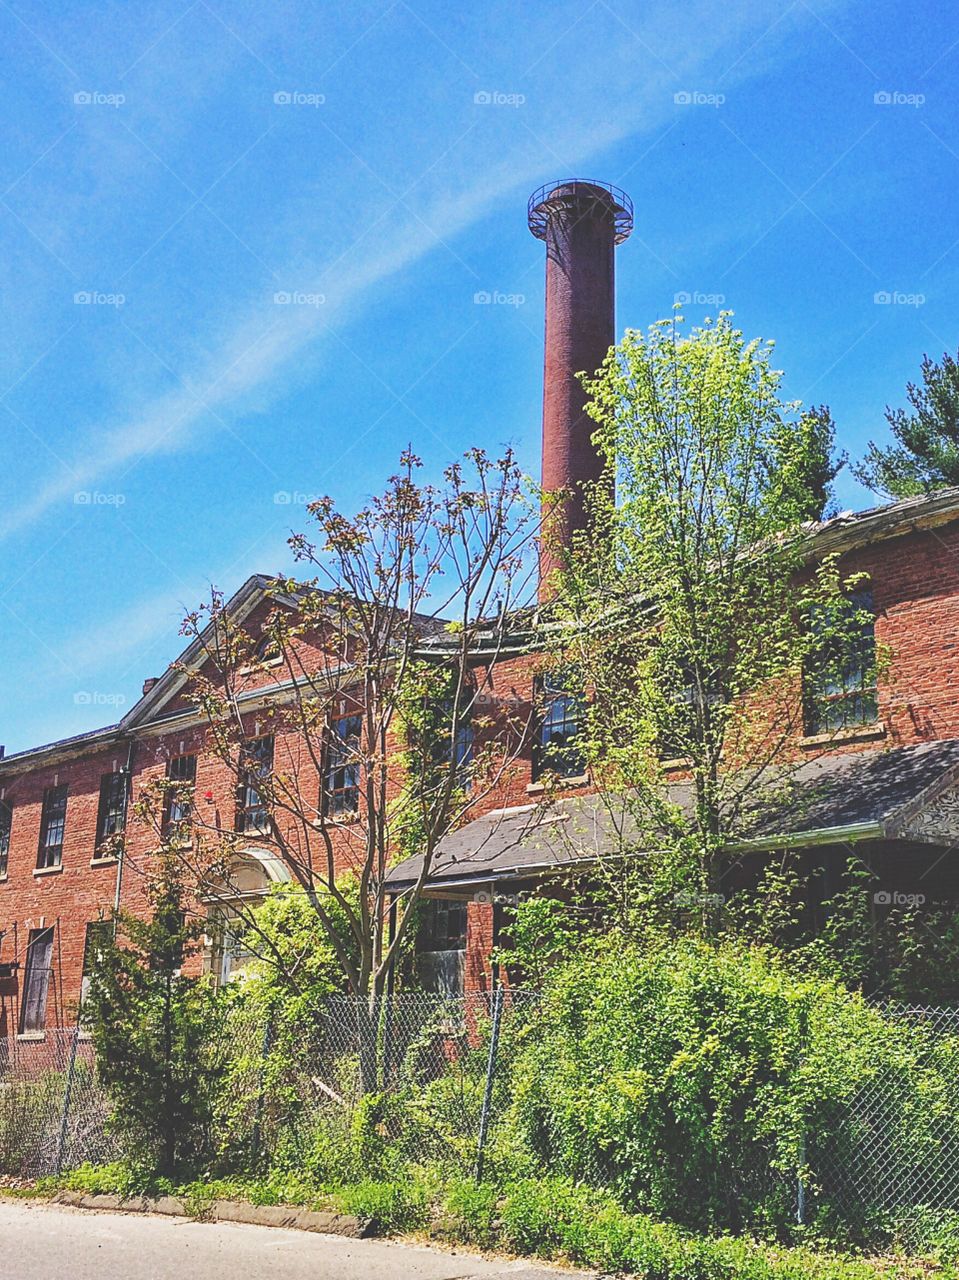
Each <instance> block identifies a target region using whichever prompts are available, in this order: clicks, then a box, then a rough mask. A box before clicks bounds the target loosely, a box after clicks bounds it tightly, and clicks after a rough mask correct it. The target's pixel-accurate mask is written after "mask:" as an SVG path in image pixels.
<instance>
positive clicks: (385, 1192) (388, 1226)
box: [335, 1179, 429, 1232]
mask: <svg viewBox="0 0 959 1280" xmlns="http://www.w3.org/2000/svg"><path fill="white" fill-rule="evenodd" d="M335 1198H336V1201H337V1203H338V1204H339V1205H340V1207H341V1208H342V1209H343V1211H344V1212H345V1213H353V1214H355V1215H356V1216H357V1217H358V1218H360V1219H362V1220H363V1221H364V1222H368V1223H369V1224H370V1226H371V1227H372V1229H373V1230H374V1231H375V1232H388V1231H412V1230H414V1229H415V1228H417V1227H422V1226H424V1225H425V1224H426V1220H427V1217H428V1215H429V1200H428V1195H427V1191H426V1188H425V1187H424V1186H423V1185H422V1184H420V1183H416V1182H413V1181H411V1180H409V1179H406V1180H404V1181H403V1182H371V1181H367V1182H360V1183H358V1184H357V1185H356V1186H352V1187H344V1188H342V1190H340V1191H338V1192H337V1193H336V1197H335Z"/></svg>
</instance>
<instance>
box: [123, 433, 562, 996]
mask: <svg viewBox="0 0 959 1280" xmlns="http://www.w3.org/2000/svg"><path fill="white" fill-rule="evenodd" d="M420 467H421V463H420V461H419V459H417V458H416V457H415V456H413V455H412V454H411V453H407V454H405V455H404V456H403V458H402V463H401V468H400V470H399V471H398V473H397V474H396V475H394V476H393V477H391V479H390V480H389V483H388V484H387V486H386V489H385V491H384V493H383V494H382V495H381V496H379V497H377V498H375V499H373V500H372V501H371V502H370V503H369V504H368V505H367V506H365V507H364V508H363V509H362V510H361V511H360V512H359V513H358V514H357V515H355V516H353V517H348V516H346V515H344V514H342V513H341V512H340V511H339V510H338V509H337V508H336V506H335V505H334V503H333V501H332V500H331V499H329V498H324V499H321V500H320V501H318V502H314V503H313V504H312V505H311V506H310V508H309V512H310V516H311V518H312V521H313V532H312V533H311V535H306V534H298V535H296V536H294V537H293V538H291V545H292V547H293V549H294V552H295V554H296V557H297V559H298V560H299V561H300V562H301V563H302V564H304V565H305V566H308V571H309V573H310V574H311V575H312V576H310V577H309V578H304V579H303V580H300V579H299V578H296V579H294V578H282V579H276V580H275V581H273V582H272V583H271V585H270V589H269V596H270V607H269V609H268V611H267V612H266V614H265V616H264V617H263V618H262V620H258V621H257V623H256V625H252V626H251V624H250V621H249V619H242V618H237V617H236V616H233V614H232V613H231V611H230V610H229V609H228V608H227V607H226V605H225V602H224V599H223V597H222V595H221V594H219V593H218V592H213V594H212V596H211V599H210V601H209V602H208V603H206V604H205V605H204V606H203V607H201V608H199V609H197V610H196V611H194V612H192V613H190V614H189V615H188V616H187V617H186V619H185V621H184V624H183V628H182V631H183V634H185V635H186V636H188V637H190V639H191V640H192V641H193V642H195V643H194V646H193V656H192V658H191V661H190V663H189V664H188V666H184V668H183V674H184V676H185V677H186V681H187V684H186V689H187V697H188V699H189V701H190V702H191V703H192V704H194V705H195V706H196V707H197V708H198V709H199V710H200V711H201V712H202V715H203V720H204V732H205V737H206V746H207V749H208V750H209V751H211V752H212V753H213V754H214V756H215V757H216V759H217V760H218V761H219V762H220V764H221V765H222V768H223V770H224V771H225V773H226V774H227V775H228V776H229V778H230V779H231V782H232V784H233V786H234V787H235V789H236V797H237V799H236V807H235V812H234V813H228V814H225V815H221V814H219V812H217V811H215V810H211V808H210V805H209V804H206V805H205V804H203V803H201V801H202V799H203V797H200V796H198V795H197V794H196V787H195V785H194V783H193V782H192V780H189V779H188V780H186V781H183V780H177V779H161V780H158V781H156V782H155V783H154V784H153V785H152V786H150V787H147V788H145V790H144V792H143V793H142V794H141V797H140V801H139V805H138V813H139V815H140V817H141V820H143V821H145V822H147V823H149V824H151V826H152V827H153V828H154V831H155V835H156V838H157V840H158V842H159V843H160V845H161V846H162V847H163V848H165V849H168V850H171V851H174V852H176V854H177V855H178V856H179V857H180V858H182V859H184V860H186V861H187V862H189V864H190V866H191V868H192V869H193V871H194V872H195V874H196V877H197V880H198V883H199V886H200V894H201V897H202V898H204V899H205V900H206V904H207V905H208V906H209V907H212V908H217V907H220V908H222V909H223V910H225V911H228V913H229V914H231V915H233V916H237V917H239V920H240V922H241V923H242V927H243V929H244V931H245V941H246V943H247V945H251V946H252V947H253V949H254V951H255V953H256V954H257V955H259V956H261V958H262V959H264V960H265V961H267V962H269V963H272V964H275V965H277V966H278V967H282V966H283V965H284V963H286V964H287V968H288V969H289V964H288V959H285V958H284V956H282V955H281V954H280V953H279V951H278V950H277V948H276V947H275V946H274V945H273V944H271V941H270V938H269V936H268V935H267V933H266V932H265V931H264V930H262V929H259V928H258V924H257V918H256V912H255V910H253V909H252V908H251V905H250V903H249V902H248V901H247V900H246V899H245V898H244V895H243V885H242V882H241V877H240V876H239V873H238V872H237V870H236V868H237V866H238V865H239V864H240V863H241V862H242V853H243V851H244V850H249V849H250V848H251V847H253V848H256V849H258V850H262V852H263V854H264V855H266V856H268V857H269V858H274V859H278V860H279V862H280V863H281V864H282V866H283V867H284V868H285V869H286V873H287V874H288V876H289V878H290V879H291V880H292V881H294V882H295V884H296V885H298V886H299V887H300V889H301V890H302V892H303V894H304V895H305V897H306V899H307V900H308V902H309V904H310V907H311V909H312V911H313V913H314V915H315V919H316V924H317V930H318V936H320V937H321V938H323V939H324V940H325V941H326V942H327V943H328V944H329V946H330V947H331V948H332V949H333V952H334V953H335V956H336V961H337V965H338V967H339V970H340V971H341V975H342V980H343V986H344V988H345V989H346V990H347V991H348V992H349V993H350V994H351V995H353V996H354V997H357V998H358V999H360V1000H362V1001H364V1002H366V1003H367V1004H368V1005H369V1007H370V1008H373V1007H374V1005H375V1000H376V998H377V997H378V996H379V995H381V994H382V993H383V992H384V991H385V989H386V987H387V984H388V975H389V974H390V972H391V966H392V965H393V964H394V961H395V960H396V958H397V956H398V954H399V952H400V948H401V947H402V946H403V944H404V941H405V940H406V939H407V937H408V935H409V933H410V930H411V928H412V925H413V921H414V918H415V908H416V905H417V902H418V901H419V899H420V896H421V894H422V890H423V887H424V885H425V884H426V882H427V879H428V877H429V875H430V871H431V868H432V865H433V858H434V854H435V851H436V847H437V845H438V843H439V841H440V840H441V839H442V837H443V836H444V835H446V834H447V832H449V831H450V830H452V829H454V828H455V827H456V826H457V825H459V824H461V823H462V822H463V821H464V820H465V819H466V818H467V817H468V816H469V814H470V813H471V811H473V810H475V809H477V807H480V806H482V805H483V803H484V801H485V800H486V798H487V797H488V796H489V794H490V792H491V791H493V790H494V789H495V788H496V787H497V786H498V785H499V784H500V783H501V781H502V779H503V777H504V774H505V773H506V772H507V771H508V770H509V769H510V768H511V765H512V764H513V762H514V761H515V759H516V756H517V753H518V752H519V751H520V749H521V748H522V745H523V743H524V741H525V740H526V738H527V736H528V732H529V723H528V721H529V717H530V714H531V712H530V708H529V707H525V706H521V707H516V706H514V705H512V704H510V703H506V704H503V703H499V702H497V700H496V699H495V697H493V696H491V689H490V673H491V671H492V669H493V667H494V666H495V664H496V662H497V660H498V659H499V657H500V655H501V652H502V647H503V645H504V644H505V643H506V641H507V620H508V619H510V618H511V617H514V618H515V615H516V611H517V610H518V609H521V608H523V607H525V606H526V604H527V602H528V601H527V596H528V592H529V590H530V588H531V586H532V584H533V581H534V577H533V575H534V574H535V567H536V549H535V539H536V535H537V531H538V527H539V523H540V518H541V517H540V511H539V508H538V504H537V505H536V506H534V504H533V503H532V502H531V501H530V500H528V498H527V495H526V492H525V484H524V480H523V477H522V475H521V473H520V471H519V469H518V468H517V466H516V463H515V460H514V458H513V456H512V454H511V453H507V454H506V455H505V456H504V457H502V458H500V459H497V460H492V459H490V458H489V457H487V456H486V455H485V454H484V453H482V452H480V451H478V450H474V451H471V452H470V453H468V454H467V455H466V458H465V460H464V463H462V464H456V465H454V466H451V467H450V468H449V469H448V470H447V471H446V472H445V473H444V479H443V483H442V485H440V486H435V487H434V486H432V485H429V484H424V483H420V482H419V480H418V478H417V473H418V471H419V470H420ZM411 853H417V854H421V855H422V863H421V868H420V872H419V876H418V879H417V881H416V883H415V885H414V886H413V887H412V888H411V889H409V890H408V891H407V892H406V893H405V894H403V895H402V897H401V898H400V899H399V900H398V901H395V902H394V901H392V900H391V899H390V898H389V897H388V895H387V892H386V884H385V881H386V874H387V870H388V868H389V867H390V866H391V865H392V864H393V863H394V862H395V861H396V860H397V858H398V857H401V856H404V855H407V854H411ZM344 873H351V874H350V876H349V879H350V883H349V884H347V883H345V882H344ZM251 940H252V941H251ZM284 976H285V977H286V979H287V980H288V981H290V982H291V983H293V984H294V985H295V983H296V981H297V976H296V974H295V973H291V972H286V973H285V975H284Z"/></svg>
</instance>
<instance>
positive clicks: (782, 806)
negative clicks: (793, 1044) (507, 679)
mask: <svg viewBox="0 0 959 1280" xmlns="http://www.w3.org/2000/svg"><path fill="white" fill-rule="evenodd" d="M957 782H959V739H950V740H948V741H943V742H928V743H920V744H918V745H915V746H908V747H893V748H890V749H888V750H872V751H855V752H844V753H841V754H836V755H830V756H824V757H822V758H821V759H818V760H814V761H807V762H805V763H804V764H800V765H798V766H797V767H796V768H795V770H793V771H791V772H790V773H789V775H788V785H787V786H785V787H784V786H783V785H782V780H781V779H777V780H776V782H775V783H773V782H770V784H769V792H768V806H767V807H764V809H763V811H762V820H761V821H760V822H758V823H757V824H756V826H755V827H754V828H753V829H752V831H751V833H750V839H749V840H744V841H742V842H741V846H740V845H737V848H739V847H742V848H743V849H747V848H755V849H762V848H781V847H783V846H787V845H795V846H800V847H801V846H804V845H811V844H827V843H832V842H837V841H851V840H865V839H875V840H878V839H890V840H895V839H909V840H922V841H925V842H930V843H939V842H940V837H941V842H942V843H944V844H952V843H954V842H956V840H957V836H956V831H955V830H954V828H956V827H959V816H956V817H953V815H952V813H951V806H950V805H949V804H948V803H947V798H948V799H949V800H951V798H952V792H953V789H954V788H955V787H956V784H957ZM668 792H669V799H670V800H671V801H673V803H675V804H678V805H679V806H680V807H682V808H686V809H688V808H689V806H690V800H691V794H690V786H689V784H688V783H683V782H681V783H674V784H672V785H671V786H670V787H669V788H668ZM635 808H636V807H635V806H631V805H630V804H629V803H628V800H624V798H623V797H621V796H620V797H617V796H610V795H591V796H578V797H576V798H575V799H567V800H558V801H556V802H554V803H553V804H551V805H549V806H548V807H546V808H543V807H541V806H535V805H525V806H523V807H521V808H515V809H500V810H497V811H495V812H493V813H488V814H485V815H484V816H483V817H480V818H476V819H475V820H474V821H473V822H470V823H467V825H466V826H464V827H461V828H460V829H459V830H458V831H455V832H453V833H452V834H450V835H448V836H446V837H445V838H444V839H443V840H441V841H440V843H439V845H438V846H437V848H436V852H435V854H434V861H433V867H432V869H431V872H430V877H429V880H428V888H431V889H434V890H441V889H444V888H446V889H449V888H452V887H454V886H455V885H465V884H471V883H472V884H474V885H475V884H477V883H483V882H488V881H490V880H502V879H509V878H517V877H521V876H528V875H533V874H537V873H541V872H546V871H550V870H557V869H562V868H563V867H570V866H576V865H580V864H583V863H589V862H595V861H596V860H597V859H599V858H602V857H604V856H605V857H614V856H617V855H619V854H621V853H622V852H623V851H624V849H625V850H629V849H630V847H632V848H633V849H635V850H636V851H637V852H641V851H642V848H643V846H644V844H646V845H647V846H648V843H649V825H648V823H646V822H643V820H642V817H641V815H639V814H637V813H636V811H635ZM421 867H422V860H421V858H419V857H412V858H407V859H405V860H404V861H403V862H401V863H399V864H398V865H397V866H396V867H394V868H393V869H392V871H390V873H389V875H388V876H387V886H388V888H389V889H390V890H391V891H392V892H402V890H403V889H405V888H408V887H409V886H410V885H411V884H413V883H414V882H415V881H416V879H417V876H418V874H419V870H420V868H421Z"/></svg>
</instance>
